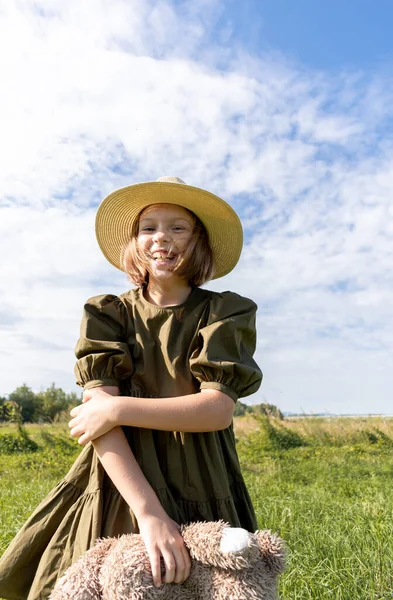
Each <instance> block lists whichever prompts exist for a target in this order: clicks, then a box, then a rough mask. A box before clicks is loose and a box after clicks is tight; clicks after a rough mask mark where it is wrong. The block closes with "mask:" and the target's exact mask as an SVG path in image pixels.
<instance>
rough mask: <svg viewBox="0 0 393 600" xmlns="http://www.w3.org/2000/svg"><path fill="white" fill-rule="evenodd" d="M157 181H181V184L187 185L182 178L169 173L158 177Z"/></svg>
mask: <svg viewBox="0 0 393 600" xmlns="http://www.w3.org/2000/svg"><path fill="white" fill-rule="evenodd" d="M157 181H163V182H165V183H182V184H183V185H187V184H186V182H185V181H183V179H180V177H171V176H170V175H167V176H165V177H159V178H158V179H157Z"/></svg>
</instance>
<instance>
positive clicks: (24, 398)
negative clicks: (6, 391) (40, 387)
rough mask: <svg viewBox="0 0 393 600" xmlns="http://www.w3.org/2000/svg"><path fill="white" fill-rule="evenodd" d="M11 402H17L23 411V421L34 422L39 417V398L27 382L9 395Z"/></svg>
mask: <svg viewBox="0 0 393 600" xmlns="http://www.w3.org/2000/svg"><path fill="white" fill-rule="evenodd" d="M8 401H9V402H15V403H16V404H17V405H18V406H19V408H20V411H21V417H22V422H23V423H34V421H35V420H36V418H37V409H38V407H39V399H38V398H37V396H36V395H35V393H34V392H33V390H32V389H31V388H29V387H28V386H27V385H26V384H25V383H24V384H23V385H21V386H20V387H18V388H16V390H15V391H14V392H11V394H10V395H9V397H8Z"/></svg>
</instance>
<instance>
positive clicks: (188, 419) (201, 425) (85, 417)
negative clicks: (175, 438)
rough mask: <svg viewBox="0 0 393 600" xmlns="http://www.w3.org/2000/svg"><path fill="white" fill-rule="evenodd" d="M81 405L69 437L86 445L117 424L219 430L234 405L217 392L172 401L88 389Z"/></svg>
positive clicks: (198, 430)
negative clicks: (114, 394) (114, 396)
mask: <svg viewBox="0 0 393 600" xmlns="http://www.w3.org/2000/svg"><path fill="white" fill-rule="evenodd" d="M83 402H84V403H83V405H82V406H78V407H76V408H74V409H73V410H72V411H71V415H72V416H73V417H74V419H72V421H70V423H69V426H70V428H71V435H73V436H74V437H78V436H80V439H79V443H80V444H85V443H87V442H88V441H91V440H93V439H95V438H96V437H97V436H99V435H103V434H104V433H106V432H107V431H109V430H110V429H112V428H113V427H116V426H118V425H130V426H133V427H144V428H148V429H160V430H161V431H185V432H186V431H190V432H204V431H219V430H220V429H225V428H226V427H228V426H229V425H230V423H231V421H232V417H233V411H234V407H235V403H234V401H233V400H232V398H230V396H228V395H227V394H224V393H222V392H220V391H218V390H213V389H204V390H202V391H201V392H198V393H196V394H189V395H187V396H180V397H173V398H158V399H155V398H149V399H148V400H147V399H146V398H135V397H133V396H131V397H129V396H118V397H116V398H113V397H112V396H108V395H107V394H105V393H102V391H101V390H100V389H98V388H93V389H92V390H87V391H86V392H85V393H84V395H83Z"/></svg>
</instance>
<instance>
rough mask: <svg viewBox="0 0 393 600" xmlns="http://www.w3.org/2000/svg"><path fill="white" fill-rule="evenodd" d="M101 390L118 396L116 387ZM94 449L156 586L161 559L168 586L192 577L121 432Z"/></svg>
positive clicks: (173, 527)
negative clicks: (135, 529)
mask: <svg viewBox="0 0 393 600" xmlns="http://www.w3.org/2000/svg"><path fill="white" fill-rule="evenodd" d="M100 390H101V391H103V392H106V393H108V392H109V393H110V394H118V393H119V390H118V388H116V387H110V388H109V387H106V388H100ZM93 445H94V449H95V451H96V453H97V455H98V457H99V459H100V461H101V463H102V466H103V467H104V469H105V471H106V472H107V473H108V475H109V477H110V478H111V480H112V481H113V483H114V485H115V486H116V488H117V489H118V490H119V492H120V494H121V495H122V497H123V498H124V500H125V501H126V502H127V504H128V505H129V506H130V508H131V509H132V511H133V512H134V514H135V516H136V519H137V521H138V525H139V529H140V533H141V535H142V538H143V541H144V542H145V545H146V549H147V552H148V554H149V558H150V562H151V566H152V573H153V579H154V583H155V584H156V585H160V584H161V572H160V558H161V556H162V557H163V559H164V562H165V569H166V572H165V578H164V581H165V583H171V582H172V581H175V582H176V583H181V582H183V581H184V580H185V579H186V578H187V577H188V574H189V570H190V559H189V555H188V552H187V550H186V548H185V546H184V543H183V539H182V537H181V535H180V532H179V529H178V526H177V524H176V523H175V522H174V521H172V519H170V518H169V517H168V515H167V514H166V512H165V511H164V509H163V508H162V506H161V504H160V501H159V500H158V498H157V496H156V494H155V492H154V490H153V488H152V487H151V486H150V484H149V483H148V481H147V479H146V477H145V476H144V474H143V472H142V470H141V468H140V466H139V464H138V463H137V461H136V459H135V457H134V455H133V453H132V450H131V448H130V446H129V444H128V442H127V440H126V437H125V435H124V433H123V431H122V429H121V428H120V427H115V428H114V429H112V430H111V431H109V432H108V433H106V434H105V435H103V436H101V437H98V438H97V439H95V440H94V442H93Z"/></svg>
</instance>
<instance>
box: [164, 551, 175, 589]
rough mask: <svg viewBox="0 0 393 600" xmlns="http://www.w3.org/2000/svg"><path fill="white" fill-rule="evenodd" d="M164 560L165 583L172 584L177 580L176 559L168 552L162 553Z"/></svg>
mask: <svg viewBox="0 0 393 600" xmlns="http://www.w3.org/2000/svg"><path fill="white" fill-rule="evenodd" d="M162 558H163V559H164V563H165V576H164V583H172V581H174V580H175V575H176V567H177V565H176V560H175V557H174V556H173V553H172V552H167V551H166V552H163V553H162Z"/></svg>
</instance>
